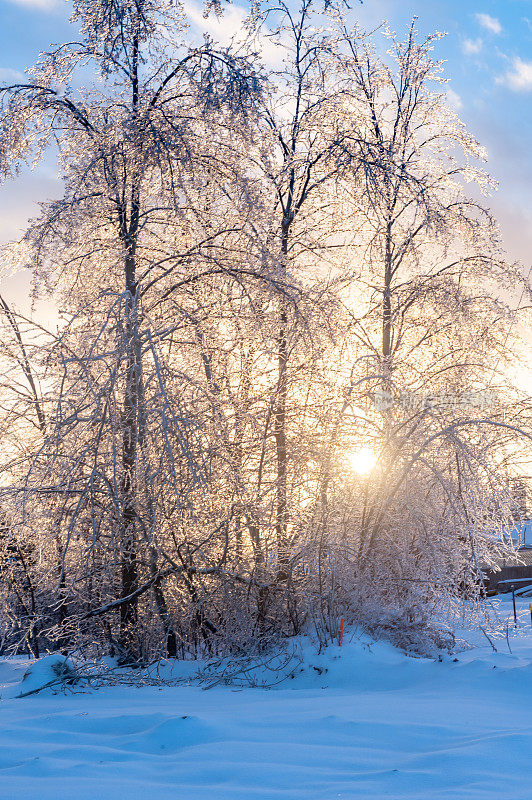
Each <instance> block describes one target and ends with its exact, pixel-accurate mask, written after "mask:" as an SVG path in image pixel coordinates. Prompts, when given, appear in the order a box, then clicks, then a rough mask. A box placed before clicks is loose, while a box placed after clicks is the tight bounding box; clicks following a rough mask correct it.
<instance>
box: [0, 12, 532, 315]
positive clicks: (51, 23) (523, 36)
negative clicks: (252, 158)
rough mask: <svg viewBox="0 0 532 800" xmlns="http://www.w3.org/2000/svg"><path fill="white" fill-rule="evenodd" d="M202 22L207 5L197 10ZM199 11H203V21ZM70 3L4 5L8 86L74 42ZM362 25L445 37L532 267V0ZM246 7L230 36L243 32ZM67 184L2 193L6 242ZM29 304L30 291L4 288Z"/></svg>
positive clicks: (515, 249)
mask: <svg viewBox="0 0 532 800" xmlns="http://www.w3.org/2000/svg"><path fill="white" fill-rule="evenodd" d="M189 8H190V10H191V11H192V12H193V17H194V18H195V19H196V20H198V24H200V25H201V24H203V23H202V21H201V20H202V18H201V13H200V7H199V5H198V6H196V7H195V6H194V5H193V0H190V2H189ZM194 12H196V13H194ZM69 13H70V3H68V2H65V0H0V81H1V82H3V81H10V80H12V78H14V77H15V76H16V73H18V72H23V71H24V69H25V68H26V67H28V66H30V65H31V64H32V63H33V62H34V61H35V59H36V57H37V55H38V53H39V52H40V51H41V50H43V49H46V48H47V47H48V45H49V44H50V43H51V42H59V41H63V40H65V39H69V38H72V36H73V32H72V29H71V28H70V26H69V24H68V21H67V20H68V15H69ZM352 14H353V17H356V18H358V19H359V21H360V22H361V24H362V25H363V26H367V27H370V26H371V27H373V26H375V25H376V24H378V23H379V22H380V21H381V20H383V19H387V20H389V22H390V23H391V26H392V27H393V28H395V29H396V30H398V31H400V30H401V29H403V28H406V26H407V25H408V24H409V22H410V20H411V18H412V16H413V15H414V14H415V15H417V16H418V27H419V28H420V29H421V30H422V31H426V32H429V31H433V30H440V31H445V32H447V34H448V36H447V37H446V38H445V39H443V40H442V41H440V42H439V44H438V46H437V50H436V54H437V55H438V57H440V58H443V59H445V60H446V62H447V63H446V75H447V77H448V78H449V79H450V83H449V86H448V89H449V96H450V100H451V102H452V103H453V104H454V105H455V108H456V110H457V111H458V112H459V114H460V116H461V118H462V119H463V120H464V122H466V124H467V125H468V128H469V129H470V130H471V131H472V132H473V133H474V134H475V135H476V136H477V138H479V139H480V141H481V142H482V144H483V145H484V146H485V147H486V148H487V150H488V153H489V165H488V166H489V170H490V172H491V174H492V175H493V176H494V177H495V178H496V179H497V180H498V181H499V187H500V188H499V191H498V192H497V193H496V194H495V195H494V197H493V198H491V199H490V201H489V203H490V205H491V207H492V209H493V211H494V213H495V216H496V217H497V218H498V219H499V222H500V224H501V230H502V234H503V241H504V245H505V247H506V249H507V252H508V255H509V256H510V257H511V258H512V259H521V260H522V261H523V262H524V264H525V266H526V267H529V266H531V264H532V256H531V253H532V0H478V2H473V1H472V0H364V3H363V5H360V6H359V5H355V0H353V10H352ZM238 17H239V13H238V5H237V6H233V7H230V11H229V15H228V18H227V20H226V23H223V24H222V27H221V29H220V30H221V31H222V33H223V29H224V28H225V29H231V30H233V31H234V24H235V20H236V19H238ZM59 191H60V186H59V183H58V181H57V180H56V177H55V167H54V164H53V160H52V159H49V160H48V161H47V162H46V164H44V165H43V166H42V167H40V168H39V169H38V170H37V171H35V172H33V173H31V174H25V175H24V176H23V177H22V178H21V179H20V180H19V181H18V182H17V183H16V184H8V185H4V186H2V187H0V241H6V240H8V239H11V238H13V237H16V236H17V235H19V234H20V232H21V230H22V229H23V227H24V224H25V221H26V220H27V219H28V217H30V216H32V215H34V214H35V212H36V209H37V206H36V202H37V201H38V200H44V199H46V198H48V197H51V196H54V195H56V194H57V193H58V192H59ZM0 291H4V292H6V293H7V294H8V296H11V298H12V299H20V301H21V302H22V301H23V297H22V294H23V293H27V283H25V282H24V281H23V280H14V281H13V280H10V281H9V282H8V283H7V285H4V286H3V287H2V286H0Z"/></svg>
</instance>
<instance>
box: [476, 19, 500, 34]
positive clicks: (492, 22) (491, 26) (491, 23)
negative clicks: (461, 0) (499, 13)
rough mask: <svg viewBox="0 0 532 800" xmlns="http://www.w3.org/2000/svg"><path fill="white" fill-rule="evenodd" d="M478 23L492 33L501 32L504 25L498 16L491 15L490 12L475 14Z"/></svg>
mask: <svg viewBox="0 0 532 800" xmlns="http://www.w3.org/2000/svg"><path fill="white" fill-rule="evenodd" d="M475 16H476V18H477V21H478V24H479V25H482V27H483V28H486V30H487V31H491V32H492V33H501V31H502V25H501V23H500V22H499V20H498V19H497V17H490V15H489V14H475Z"/></svg>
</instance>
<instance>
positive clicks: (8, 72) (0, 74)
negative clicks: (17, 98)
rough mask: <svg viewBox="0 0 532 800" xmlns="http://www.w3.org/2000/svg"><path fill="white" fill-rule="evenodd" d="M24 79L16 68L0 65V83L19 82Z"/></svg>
mask: <svg viewBox="0 0 532 800" xmlns="http://www.w3.org/2000/svg"><path fill="white" fill-rule="evenodd" d="M23 80H24V75H23V74H22V72H19V71H18V70H16V69H10V68H9V67H0V83H19V82H20V81H23Z"/></svg>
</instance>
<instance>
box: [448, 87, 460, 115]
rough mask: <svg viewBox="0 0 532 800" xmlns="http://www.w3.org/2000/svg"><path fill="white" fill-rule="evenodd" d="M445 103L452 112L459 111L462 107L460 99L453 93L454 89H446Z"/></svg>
mask: <svg viewBox="0 0 532 800" xmlns="http://www.w3.org/2000/svg"><path fill="white" fill-rule="evenodd" d="M447 102H448V103H449V105H450V107H451V108H452V109H453V111H460V109H461V108H462V106H463V105H464V104H463V103H462V98H461V97H460V95H459V94H458V93H457V92H455V91H454V89H447Z"/></svg>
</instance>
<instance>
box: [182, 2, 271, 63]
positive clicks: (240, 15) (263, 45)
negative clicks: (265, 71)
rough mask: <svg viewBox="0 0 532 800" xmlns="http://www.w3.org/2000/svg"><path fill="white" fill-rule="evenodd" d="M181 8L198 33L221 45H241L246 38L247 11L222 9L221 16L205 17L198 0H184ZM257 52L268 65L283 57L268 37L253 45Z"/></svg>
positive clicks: (235, 8)
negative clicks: (258, 51)
mask: <svg viewBox="0 0 532 800" xmlns="http://www.w3.org/2000/svg"><path fill="white" fill-rule="evenodd" d="M183 7H184V9H185V12H186V14H187V15H188V18H189V20H190V22H192V24H193V26H194V27H195V28H196V29H197V30H198V31H199V32H200V33H204V32H205V33H208V34H209V35H210V36H212V38H213V39H214V40H215V41H216V42H218V43H219V44H221V45H229V44H231V43H233V44H235V45H237V46H238V45H239V44H242V42H243V41H245V39H246V37H247V32H246V30H245V27H244V22H245V20H246V18H247V16H248V13H249V11H248V10H246V9H245V8H243V7H242V6H238V5H230V6H228V7H226V8H224V11H223V14H222V15H221V16H219V17H217V16H216V15H215V14H212V13H211V14H209V16H208V17H205V14H204V7H203V6H202V5H200V4H199V3H198V0H185V2H184V4H183ZM253 44H254V45H255V46H256V47H257V48H258V49H259V50H260V53H261V55H262V58H263V59H264V61H266V62H267V63H268V64H278V63H279V61H280V60H281V58H282V56H283V52H282V50H281V48H279V47H277V46H276V45H275V44H274V43H273V42H272V41H271V40H270V39H269V38H268V37H264V36H261V37H260V38H258V39H256V40H255V41H254V43H253Z"/></svg>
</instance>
